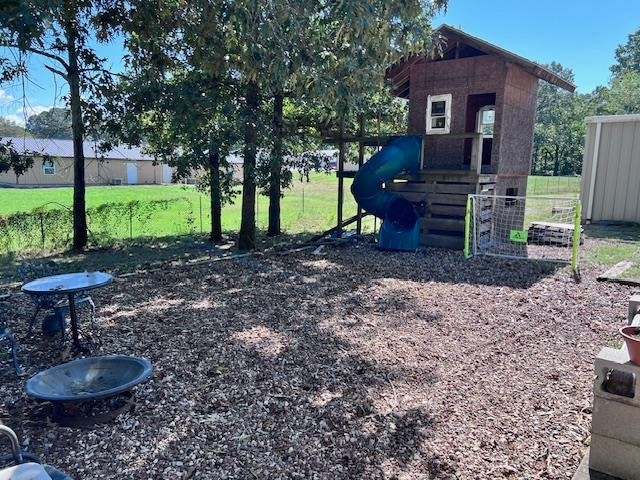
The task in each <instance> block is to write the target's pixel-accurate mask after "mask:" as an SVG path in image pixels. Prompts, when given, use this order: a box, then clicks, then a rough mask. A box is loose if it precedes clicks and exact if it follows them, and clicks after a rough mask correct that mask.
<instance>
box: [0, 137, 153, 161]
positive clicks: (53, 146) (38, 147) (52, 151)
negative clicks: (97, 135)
mask: <svg viewBox="0 0 640 480" xmlns="http://www.w3.org/2000/svg"><path fill="white" fill-rule="evenodd" d="M8 141H10V142H11V144H12V146H13V148H15V149H16V151H18V152H19V153H21V152H29V153H33V152H35V153H38V154H41V155H49V156H51V157H58V158H73V140H60V139H54V138H28V137H1V138H0V142H2V143H7V142H8ZM84 156H85V158H88V159H89V158H98V159H101V160H102V159H104V160H132V161H138V160H146V161H150V160H153V159H154V158H153V156H151V155H148V154H146V153H144V152H143V151H142V148H140V147H131V148H130V147H125V146H118V147H117V148H113V149H111V150H108V151H106V152H99V151H98V150H97V142H92V141H88V140H87V141H85V142H84Z"/></svg>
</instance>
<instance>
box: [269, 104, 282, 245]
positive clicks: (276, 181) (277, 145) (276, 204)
mask: <svg viewBox="0 0 640 480" xmlns="http://www.w3.org/2000/svg"><path fill="white" fill-rule="evenodd" d="M283 103H284V95H283V94H282V93H281V92H278V93H276V94H275V96H274V97H273V120H272V122H273V125H272V128H273V151H272V152H271V162H270V164H269V166H270V172H269V228H268V229H267V235H269V236H276V235H280V234H281V233H282V231H281V230H280V199H281V196H282V190H281V183H282V163H283V162H282V143H283V134H284V129H283V119H282V116H283V112H282V111H283Z"/></svg>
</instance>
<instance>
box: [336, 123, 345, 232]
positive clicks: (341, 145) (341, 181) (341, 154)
mask: <svg viewBox="0 0 640 480" xmlns="http://www.w3.org/2000/svg"><path fill="white" fill-rule="evenodd" d="M344 144H345V142H344V117H341V118H340V138H339V142H338V172H340V173H342V172H344V155H345V151H344V150H345V148H344V147H345V145H344ZM343 207H344V177H343V176H342V175H338V224H337V225H336V228H337V230H336V231H337V234H338V238H342V209H343Z"/></svg>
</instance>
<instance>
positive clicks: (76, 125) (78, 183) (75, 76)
mask: <svg viewBox="0 0 640 480" xmlns="http://www.w3.org/2000/svg"><path fill="white" fill-rule="evenodd" d="M73 22H75V17H71V18H68V23H67V24H66V26H65V30H66V31H65V33H66V40H67V53H68V55H69V68H68V70H67V80H68V82H69V98H70V104H71V131H72V133H73V158H74V160H73V249H74V250H76V251H82V250H83V249H84V247H86V246H87V212H86V205H85V182H84V149H83V145H82V142H83V139H84V124H83V121H82V106H81V103H80V102H81V99H80V69H79V67H78V50H77V44H76V42H77V40H78V32H77V29H76V26H75V24H74V23H73Z"/></svg>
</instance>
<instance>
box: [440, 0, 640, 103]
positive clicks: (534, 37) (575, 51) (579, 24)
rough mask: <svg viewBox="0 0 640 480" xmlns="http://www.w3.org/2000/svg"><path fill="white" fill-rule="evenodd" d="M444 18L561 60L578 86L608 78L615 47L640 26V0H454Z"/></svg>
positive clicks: (586, 88) (583, 89)
mask: <svg viewBox="0 0 640 480" xmlns="http://www.w3.org/2000/svg"><path fill="white" fill-rule="evenodd" d="M442 23H446V24H448V25H451V26H452V27H456V28H459V29H461V30H464V31H465V32H467V33H469V34H471V35H473V36H476V37H479V38H482V39H483V40H486V41H487V42H490V43H493V44H495V45H497V46H499V47H502V48H504V49H505V50H509V51H511V52H513V53H516V54H518V55H520V56H522V57H525V58H527V59H529V60H533V61H534V62H537V63H543V64H546V63H551V62H552V61H556V62H560V63H561V64H562V65H563V66H564V67H567V68H571V69H572V70H573V73H574V74H575V83H576V85H577V87H578V92H580V93H588V92H591V91H592V90H593V89H594V88H595V87H597V86H598V85H605V84H606V83H607V82H608V81H609V67H610V66H611V65H612V64H613V63H615V57H614V54H615V49H616V47H617V46H618V45H620V44H624V43H626V42H627V40H628V36H629V34H631V33H633V32H635V31H636V30H638V29H639V28H640V0H607V1H601V0H599V1H596V0H536V1H527V0H484V1H480V0H450V2H449V8H448V9H447V12H446V13H445V14H440V15H437V16H436V17H435V18H434V20H433V25H434V26H438V25H440V24H442Z"/></svg>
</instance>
